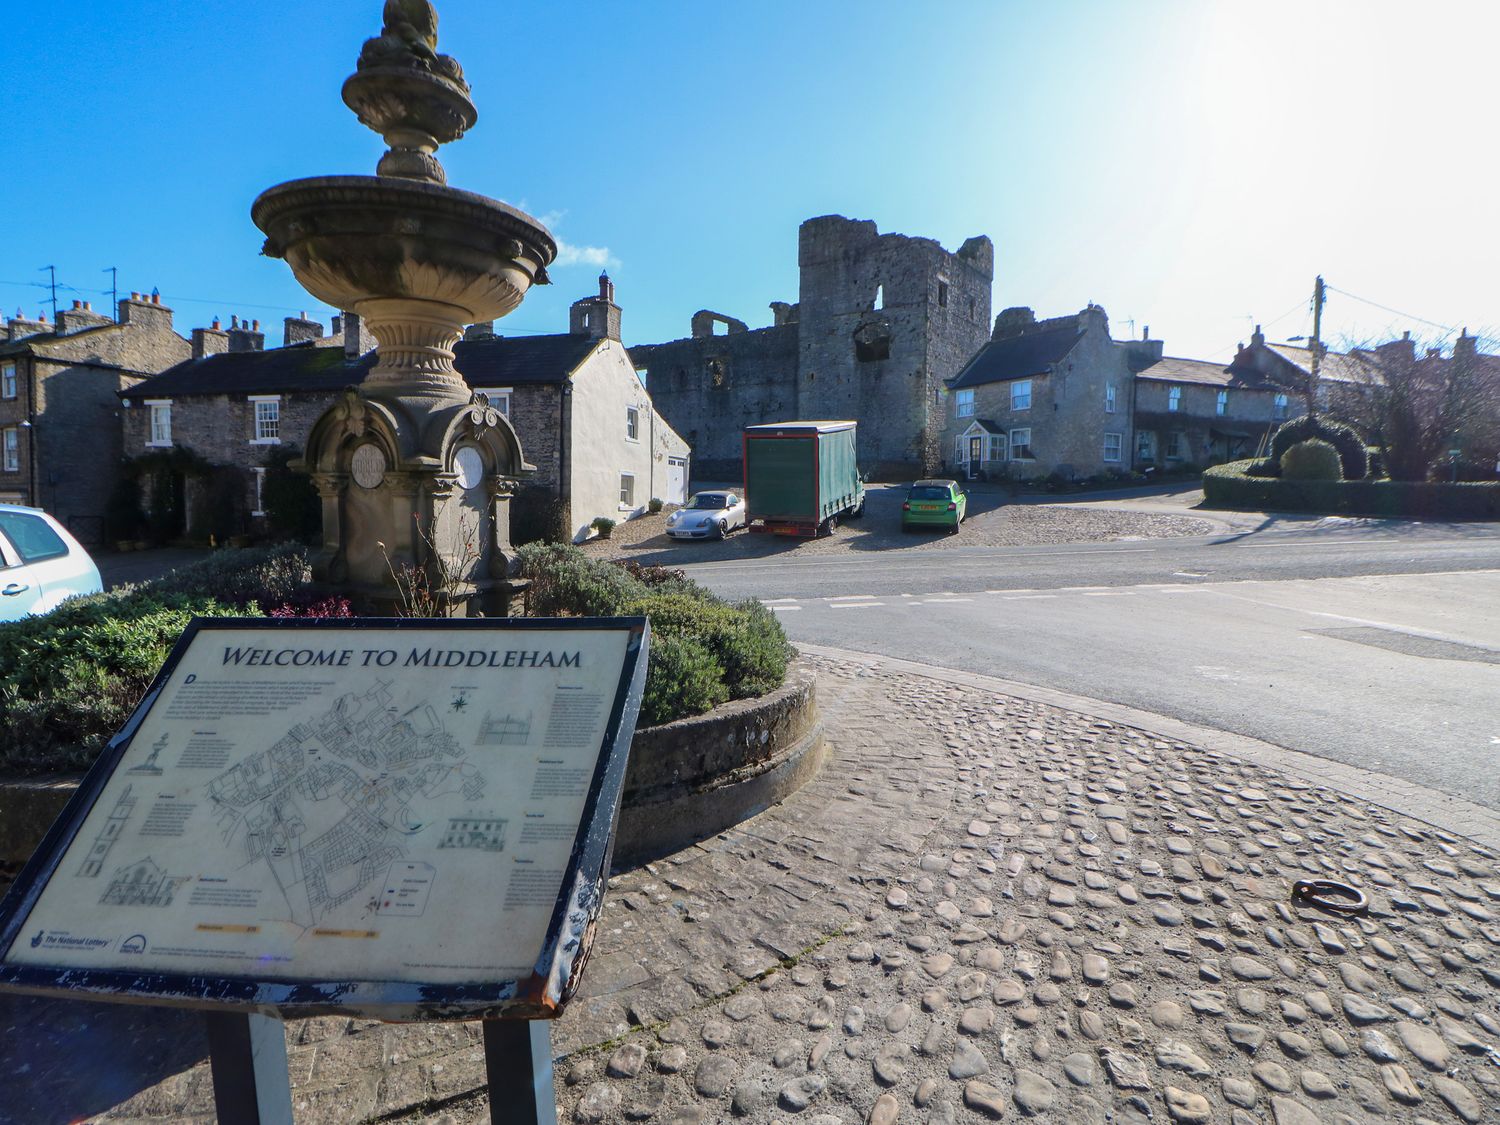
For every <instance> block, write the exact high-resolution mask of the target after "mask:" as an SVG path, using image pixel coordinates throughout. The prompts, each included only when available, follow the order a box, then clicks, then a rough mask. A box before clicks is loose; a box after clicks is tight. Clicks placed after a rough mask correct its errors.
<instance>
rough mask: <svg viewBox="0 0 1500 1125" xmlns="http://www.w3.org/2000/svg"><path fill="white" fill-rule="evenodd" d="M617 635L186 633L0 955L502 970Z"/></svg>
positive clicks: (591, 721)
mask: <svg viewBox="0 0 1500 1125" xmlns="http://www.w3.org/2000/svg"><path fill="white" fill-rule="evenodd" d="M626 643H627V634H626V633H625V632H624V631H622V630H619V629H614V630H602V629H601V630H588V629H568V630H544V629H529V630H524V631H523V630H509V631H507V630H503V629H496V630H493V631H491V630H482V629H466V630H442V629H419V628H418V629H408V628H402V629H390V630H381V629H370V628H362V629H335V628H319V629H301V630H289V631H285V632H281V631H276V630H268V629H204V630H201V631H200V632H198V633H197V634H196V635H195V636H194V638H193V643H192V645H191V646H190V647H189V649H188V651H187V652H186V654H185V655H184V656H183V658H182V659H181V660H180V661H179V663H178V664H177V666H176V667H175V668H174V669H173V671H172V674H171V677H170V679H169V680H168V682H167V684H166V685H165V687H164V689H163V691H162V692H161V694H160V696H159V698H158V699H157V700H156V701H155V703H154V705H153V706H152V707H151V709H150V712H149V713H148V714H147V715H146V717H145V718H144V720H143V722H142V724H141V727H140V729H139V731H138V732H137V733H136V735H135V738H134V739H133V741H132V743H131V745H130V747H129V749H128V750H127V751H126V753H125V755H124V757H123V758H122V759H121V761H120V762H119V764H118V765H117V766H116V768H115V770H114V772H113V774H112V775H111V777H110V779H109V781H108V782H107V783H106V785H105V787H104V789H103V791H102V793H101V795H100V797H99V799H98V800H97V801H96V802H95V804H94V806H93V808H92V810H91V811H90V813H89V815H88V817H87V819H86V820H85V821H84V824H83V827H82V829H81V830H80V832H79V833H78V834H77V836H76V837H75V839H74V840H73V843H72V844H71V846H70V847H69V849H68V850H67V852H65V853H64V855H63V857H62V862H61V863H60V865H59V867H58V868H57V870H56V872H55V873H54V874H53V876H52V878H51V879H50V881H49V883H48V884H47V886H46V888H45V889H44V891H43V892H42V895H41V897H40V899H39V901H38V902H37V904H36V907H35V908H34V909H33V910H32V911H31V914H30V915H29V917H28V919H27V922H26V927H25V930H24V931H23V933H22V936H21V937H20V938H18V939H17V940H16V941H15V942H13V944H12V946H11V948H10V949H9V950H8V951H7V952H6V954H5V960H6V961H8V962H12V963H16V964H37V965H50V966H57V967H73V966H77V967H95V968H128V969H139V970H152V969H158V970H163V971H175V972H184V973H194V974H204V973H216V974H222V975H244V976H256V977H266V978H272V979H275V978H285V979H296V980H319V981H329V980H343V979H387V980H400V979H413V978H415V979H421V980H423V981H431V982H438V983H442V982H459V981H473V980H501V979H520V978H524V977H525V976H526V975H527V974H528V973H530V971H531V970H532V968H533V966H534V965H535V962H536V958H537V956H538V955H539V953H540V950H541V945H542V942H543V940H544V938H545V934H546V929H547V925H548V922H549V920H550V917H551V914H552V911H553V908H554V906H555V904H556V901H557V896H558V893H559V889H560V886H561V883H562V879H563V876H564V872H565V869H566V866H567V862H568V859H569V856H570V854H571V850H572V846H573V842H574V839H575V837H576V835H577V832H578V825H579V819H580V818H581V816H582V813H583V807H584V802H585V799H586V796H587V792H588V788H589V785H590V783H591V781H592V778H593V775H594V771H595V767H596V765H597V762H598V757H599V754H600V752H601V748H602V744H603V738H604V734H605V728H606V726H607V723H608V719H609V712H610V707H611V705H612V703H613V700H614V697H615V692H616V688H617V685H618V681H619V677H620V672H621V668H622V666H623V661H624V658H625V647H626Z"/></svg>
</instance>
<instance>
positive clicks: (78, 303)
mask: <svg viewBox="0 0 1500 1125" xmlns="http://www.w3.org/2000/svg"><path fill="white" fill-rule="evenodd" d="M73 307H74V308H75V309H81V308H83V302H82V301H74V302H73Z"/></svg>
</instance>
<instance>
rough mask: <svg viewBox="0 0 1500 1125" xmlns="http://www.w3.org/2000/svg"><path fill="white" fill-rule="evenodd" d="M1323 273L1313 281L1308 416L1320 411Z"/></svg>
mask: <svg viewBox="0 0 1500 1125" xmlns="http://www.w3.org/2000/svg"><path fill="white" fill-rule="evenodd" d="M1323 298H1324V293H1323V275H1322V274H1319V275H1318V277H1317V280H1316V281H1314V282H1313V328H1312V362H1311V364H1309V365H1308V366H1309V371H1310V376H1309V379H1308V385H1307V416H1308V417H1309V418H1311V417H1314V416H1315V415H1316V414H1317V412H1318V368H1319V367H1321V366H1322V361H1323Z"/></svg>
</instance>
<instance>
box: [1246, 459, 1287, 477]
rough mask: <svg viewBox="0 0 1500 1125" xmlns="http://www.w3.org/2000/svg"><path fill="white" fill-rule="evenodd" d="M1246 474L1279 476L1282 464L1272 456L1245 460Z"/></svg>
mask: <svg viewBox="0 0 1500 1125" xmlns="http://www.w3.org/2000/svg"><path fill="white" fill-rule="evenodd" d="M1245 475H1246V476H1251V477H1279V476H1280V475H1281V465H1280V464H1278V463H1277V462H1276V461H1275V460H1274V459H1272V458H1270V457H1261V458H1258V459H1257V460H1254V461H1246V462H1245Z"/></svg>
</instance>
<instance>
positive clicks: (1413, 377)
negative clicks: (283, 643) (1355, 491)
mask: <svg viewBox="0 0 1500 1125" xmlns="http://www.w3.org/2000/svg"><path fill="white" fill-rule="evenodd" d="M1343 358H1345V359H1346V360H1347V361H1349V362H1346V363H1345V364H1344V365H1343V375H1344V378H1342V379H1340V381H1339V382H1338V383H1337V384H1336V385H1334V386H1332V387H1330V388H1329V390H1330V394H1329V407H1330V412H1331V413H1334V414H1336V415H1342V416H1344V417H1346V418H1348V419H1349V421H1351V422H1353V423H1354V424H1355V425H1356V426H1358V427H1359V428H1360V429H1362V430H1363V431H1364V432H1365V433H1366V434H1367V435H1368V436H1369V439H1370V441H1371V442H1372V443H1373V444H1374V445H1376V446H1377V447H1378V448H1379V449H1380V453H1381V459H1382V461H1383V462H1384V465H1385V471H1386V472H1387V473H1388V474H1389V475H1390V478H1391V479H1392V480H1403V481H1420V480H1426V479H1427V477H1428V474H1429V473H1430V472H1431V471H1432V470H1433V468H1434V466H1436V465H1437V464H1438V463H1439V462H1442V461H1447V460H1449V458H1450V454H1451V451H1452V450H1460V451H1461V454H1460V456H1461V457H1462V459H1463V460H1465V461H1467V462H1474V461H1483V462H1484V463H1485V464H1493V463H1494V460H1495V457H1496V455H1497V453H1500V356H1493V355H1484V354H1481V353H1480V352H1479V350H1478V348H1477V346H1476V340H1475V337H1473V336H1470V335H1468V334H1467V333H1465V334H1464V335H1462V336H1460V337H1459V338H1458V339H1457V340H1456V341H1454V345H1453V350H1452V354H1451V355H1448V356H1444V355H1442V354H1441V352H1440V351H1439V350H1438V349H1436V348H1432V349H1429V350H1428V351H1427V352H1426V353H1425V354H1424V355H1421V356H1418V355H1417V350H1416V346H1415V344H1414V343H1413V342H1412V341H1411V340H1410V339H1402V340H1396V341H1393V342H1391V343H1388V344H1381V345H1379V346H1378V347H1375V348H1359V349H1352V350H1350V351H1349V352H1347V353H1346V354H1345V356H1344V357H1343Z"/></svg>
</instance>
